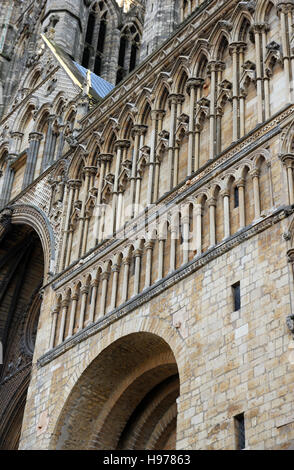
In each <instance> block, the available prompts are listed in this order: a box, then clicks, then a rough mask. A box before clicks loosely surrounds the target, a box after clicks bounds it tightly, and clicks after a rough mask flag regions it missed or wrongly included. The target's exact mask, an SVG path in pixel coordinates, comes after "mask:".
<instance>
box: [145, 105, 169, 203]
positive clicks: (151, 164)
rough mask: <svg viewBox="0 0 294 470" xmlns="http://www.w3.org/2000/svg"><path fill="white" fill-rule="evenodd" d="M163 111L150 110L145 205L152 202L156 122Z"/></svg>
mask: <svg viewBox="0 0 294 470" xmlns="http://www.w3.org/2000/svg"><path fill="white" fill-rule="evenodd" d="M164 113H165V111H161V110H155V109H153V110H152V111H151V121H152V131H151V143H150V162H149V176H148V189H147V205H150V204H152V203H153V202H154V173H155V171H154V170H155V168H154V167H155V164H156V145H157V134H158V124H159V121H160V119H161V120H162V119H163V116H164ZM155 199H157V198H156V196H155Z"/></svg>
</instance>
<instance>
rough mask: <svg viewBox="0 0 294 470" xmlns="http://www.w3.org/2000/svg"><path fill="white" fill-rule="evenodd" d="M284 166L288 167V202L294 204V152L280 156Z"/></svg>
mask: <svg viewBox="0 0 294 470" xmlns="http://www.w3.org/2000/svg"><path fill="white" fill-rule="evenodd" d="M280 159H281V161H282V162H283V165H284V167H285V168H286V174H287V187H288V203H289V204H291V205H292V204H294V190H293V189H294V188H293V166H294V154H292V153H287V154H285V155H281V156H280Z"/></svg>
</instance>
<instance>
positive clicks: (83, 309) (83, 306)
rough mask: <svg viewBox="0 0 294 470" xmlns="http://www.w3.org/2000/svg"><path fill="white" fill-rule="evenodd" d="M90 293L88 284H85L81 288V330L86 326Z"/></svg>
mask: <svg viewBox="0 0 294 470" xmlns="http://www.w3.org/2000/svg"><path fill="white" fill-rule="evenodd" d="M88 293H89V287H88V286H84V287H82V288H81V295H82V302H81V311H80V318H79V331H81V330H82V329H83V328H84V321H85V313H86V306H87V298H88Z"/></svg>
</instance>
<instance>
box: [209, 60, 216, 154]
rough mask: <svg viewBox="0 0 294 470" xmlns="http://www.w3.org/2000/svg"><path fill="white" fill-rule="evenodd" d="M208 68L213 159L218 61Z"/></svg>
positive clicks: (211, 63) (210, 141)
mask: <svg viewBox="0 0 294 470" xmlns="http://www.w3.org/2000/svg"><path fill="white" fill-rule="evenodd" d="M208 70H209V72H210V112H209V123H210V124H209V126H210V132H209V159H210V160H212V159H213V158H214V156H215V138H216V136H215V134H216V124H215V104H216V81H217V78H216V73H217V63H216V62H215V61H212V62H209V64H208Z"/></svg>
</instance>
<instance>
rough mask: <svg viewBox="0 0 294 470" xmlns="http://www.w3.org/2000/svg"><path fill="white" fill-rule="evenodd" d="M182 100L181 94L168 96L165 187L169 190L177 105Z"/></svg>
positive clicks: (171, 179) (171, 175) (171, 181)
mask: <svg viewBox="0 0 294 470" xmlns="http://www.w3.org/2000/svg"><path fill="white" fill-rule="evenodd" d="M183 100H184V97H183V95H180V94H171V95H170V96H169V104H170V107H171V117H170V131H169V148H168V175H167V176H168V184H167V189H168V191H170V190H171V189H172V184H173V167H174V151H175V131H176V119H177V107H178V104H179V103H180V102H182V101H183Z"/></svg>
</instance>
